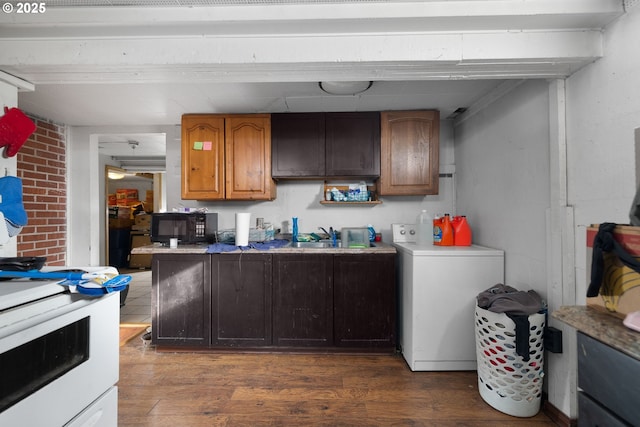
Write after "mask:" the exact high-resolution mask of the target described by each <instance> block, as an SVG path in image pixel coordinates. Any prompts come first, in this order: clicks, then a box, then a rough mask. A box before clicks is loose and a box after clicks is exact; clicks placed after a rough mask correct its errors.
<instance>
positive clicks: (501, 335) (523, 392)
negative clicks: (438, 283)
mask: <svg viewBox="0 0 640 427" xmlns="http://www.w3.org/2000/svg"><path fill="white" fill-rule="evenodd" d="M528 319H529V325H530V328H529V360H525V359H524V358H523V357H522V356H520V355H518V354H517V353H516V332H515V330H516V325H515V323H514V322H513V320H511V319H510V318H509V317H508V316H507V315H506V314H504V313H494V312H492V311H489V310H485V309H483V308H480V307H478V306H477V305H476V313H475V331H476V356H477V361H478V391H479V392H480V396H481V397H482V399H483V400H484V401H485V402H487V403H488V404H489V405H491V406H493V407H494V408H495V409H497V410H499V411H501V412H504V413H505V414H509V415H513V416H516V417H533V416H534V415H536V414H537V413H538V412H539V411H540V402H541V398H542V383H543V380H542V378H543V376H544V372H543V360H544V359H543V357H544V346H543V335H544V325H545V315H544V314H532V315H529V318H528Z"/></svg>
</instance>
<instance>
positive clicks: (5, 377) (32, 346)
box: [0, 267, 120, 427]
mask: <svg viewBox="0 0 640 427" xmlns="http://www.w3.org/2000/svg"><path fill="white" fill-rule="evenodd" d="M63 268H64V267H58V268H57V270H60V269H63ZM82 269H83V270H86V271H97V270H99V269H100V270H104V269H105V267H89V268H82ZM52 270H56V268H43V269H42V270H41V271H52ZM115 271H116V273H117V270H115ZM57 282H59V280H29V279H24V278H21V279H11V280H2V281H0V378H2V383H3V387H2V388H0V425H3V426H13V425H16V426H17V425H33V426H44V425H46V426H70V427H71V426H73V427H78V426H96V427H97V426H101V427H102V426H105V427H106V426H116V425H117V410H118V408H117V403H118V400H117V387H116V386H115V384H116V383H117V381H118V376H119V333H118V325H119V317H120V298H119V293H118V292H115V293H111V294H107V295H104V296H99V297H95V296H86V295H83V294H79V293H70V292H69V290H68V289H67V288H66V287H65V286H62V285H59V284H57Z"/></svg>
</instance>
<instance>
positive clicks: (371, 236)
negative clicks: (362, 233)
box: [367, 224, 376, 242]
mask: <svg viewBox="0 0 640 427" xmlns="http://www.w3.org/2000/svg"><path fill="white" fill-rule="evenodd" d="M367 228H368V229H369V241H370V242H373V241H375V240H376V230H374V229H373V225H371V224H368V225H367Z"/></svg>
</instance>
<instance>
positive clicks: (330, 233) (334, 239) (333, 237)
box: [318, 227, 338, 248]
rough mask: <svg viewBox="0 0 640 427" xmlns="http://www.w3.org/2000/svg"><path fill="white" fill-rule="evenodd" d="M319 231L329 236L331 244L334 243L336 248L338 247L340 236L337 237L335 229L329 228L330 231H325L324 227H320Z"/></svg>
mask: <svg viewBox="0 0 640 427" xmlns="http://www.w3.org/2000/svg"><path fill="white" fill-rule="evenodd" d="M318 229H319V230H322V231H323V232H324V234H326V235H327V236H329V238H330V239H331V242H332V243H333V247H334V248H335V247H337V246H338V236H337V235H336V232H335V230H334V229H333V227H329V231H327V230H325V229H324V227H318Z"/></svg>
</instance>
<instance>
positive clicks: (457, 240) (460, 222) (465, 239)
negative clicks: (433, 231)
mask: <svg viewBox="0 0 640 427" xmlns="http://www.w3.org/2000/svg"><path fill="white" fill-rule="evenodd" d="M452 222H453V242H454V245H455V246H471V226H470V225H469V222H468V221H467V217H466V216H465V215H462V216H456V217H455V218H454V219H453V221H452Z"/></svg>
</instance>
